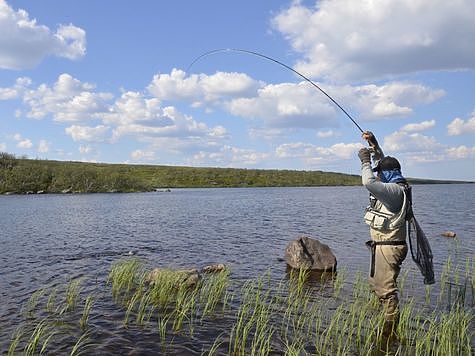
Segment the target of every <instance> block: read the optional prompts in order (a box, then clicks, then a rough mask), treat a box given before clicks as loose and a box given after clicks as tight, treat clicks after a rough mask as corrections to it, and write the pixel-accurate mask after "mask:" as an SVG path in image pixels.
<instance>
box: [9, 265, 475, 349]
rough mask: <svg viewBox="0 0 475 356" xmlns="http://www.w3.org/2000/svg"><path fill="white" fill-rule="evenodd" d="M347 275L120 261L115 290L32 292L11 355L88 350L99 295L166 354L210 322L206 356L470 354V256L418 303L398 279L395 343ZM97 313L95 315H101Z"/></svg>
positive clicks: (362, 282)
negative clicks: (237, 276)
mask: <svg viewBox="0 0 475 356" xmlns="http://www.w3.org/2000/svg"><path fill="white" fill-rule="evenodd" d="M349 275H350V273H349V271H347V270H342V271H341V272H340V273H338V274H336V275H315V274H314V273H312V272H311V271H309V270H305V269H301V270H292V271H290V272H289V273H288V275H287V276H286V278H284V279H282V280H280V281H277V282H276V281H275V280H273V279H272V278H271V273H270V272H268V273H265V274H263V275H262V276H259V277H257V278H254V279H249V280H245V281H240V282H239V281H237V282H236V281H232V280H231V278H230V271H229V269H225V270H222V271H219V272H217V273H214V274H209V275H207V274H206V275H203V277H202V278H195V277H196V276H195V272H194V271H193V270H188V271H173V270H170V269H160V270H154V273H153V278H152V274H151V272H150V270H148V269H147V266H146V263H145V261H142V260H140V259H137V258H131V259H126V260H122V261H117V262H115V263H114V264H113V265H112V266H111V270H110V273H109V276H108V279H107V282H108V285H109V286H110V288H111V291H112V293H110V292H109V291H108V292H107V293H104V292H102V293H97V291H96V292H94V293H90V294H88V295H87V296H82V288H83V287H82V280H72V281H71V282H70V283H69V285H68V286H67V287H66V288H65V289H63V290H61V289H60V288H58V287H56V288H54V289H52V290H48V289H46V288H45V289H39V290H37V291H36V292H34V293H33V294H32V296H31V297H30V298H29V299H28V301H27V303H26V304H27V305H26V306H25V308H24V309H23V310H25V311H26V313H24V317H25V323H24V324H22V325H21V326H20V327H19V328H18V329H17V330H16V332H14V333H13V335H12V338H11V342H10V345H9V348H8V355H16V354H18V353H21V354H27V355H33V354H35V355H36V354H42V353H43V354H47V353H53V354H54V353H57V350H58V349H59V345H58V340H64V336H65V335H69V337H70V340H74V341H73V342H74V344H73V345H70V348H69V350H68V352H70V354H71V355H76V354H80V353H87V352H88V350H89V349H90V347H92V345H93V344H92V342H93V341H94V340H92V338H93V335H94V334H95V333H94V325H93V324H91V323H90V322H89V318H90V315H91V313H92V312H93V309H94V308H96V306H97V304H100V303H96V300H97V298H106V300H107V301H110V302H113V304H115V305H116V307H117V308H118V311H119V314H120V315H123V324H122V325H123V328H124V329H123V330H124V332H129V331H132V332H134V333H139V332H141V330H144V331H145V330H152V332H153V333H156V335H157V338H156V341H157V345H159V347H160V350H161V352H162V353H164V354H167V353H169V352H170V353H172V348H173V342H174V340H175V338H180V339H182V338H189V339H191V340H195V336H194V335H195V334H196V333H199V335H200V336H199V337H202V335H203V329H206V328H209V327H210V325H216V327H217V329H218V330H217V332H216V333H215V335H217V336H216V338H214V340H213V338H211V340H208V341H209V343H207V345H208V347H207V348H206V347H204V348H203V350H202V354H203V355H215V354H220V355H222V354H228V355H230V356H240V355H246V356H247V355H269V354H274V353H278V354H285V355H306V354H311V355H322V356H323V355H355V354H358V355H368V354H394V355H416V356H419V355H420V356H422V355H469V354H471V353H473V350H474V345H473V339H474V337H475V334H474V324H475V321H474V309H473V291H474V287H475V284H474V281H475V277H474V261H473V259H470V260H466V261H464V262H463V263H462V264H460V263H459V262H458V261H456V260H455V259H453V258H448V259H447V261H446V262H445V264H444V267H443V270H442V274H441V276H440V285H437V284H436V285H434V286H431V287H430V288H426V290H425V293H424V292H423V293H422V294H419V295H418V296H417V297H416V296H414V293H412V290H411V288H414V286H413V285H414V284H415V283H416V282H415V281H414V277H412V279H411V275H410V274H408V273H405V274H403V275H402V276H401V277H402V283H400V285H399V288H400V290H401V303H400V320H399V323H398V325H397V327H396V329H395V330H394V332H395V334H396V335H397V339H391V338H388V337H387V335H386V334H385V333H384V332H383V331H384V325H385V320H384V314H383V310H382V308H381V307H380V305H379V301H378V299H377V298H375V297H374V295H373V294H372V293H371V292H370V288H369V285H368V283H367V277H366V274H364V273H361V272H357V273H354V274H353V275H352V276H351V277H352V278H351V280H348V279H349V278H348V277H349ZM190 276H192V277H190ZM416 288H420V287H419V286H416ZM431 300H434V301H435V302H431ZM58 301H59V303H58ZM102 302H103V301H102ZM58 304H59V305H58ZM61 304H62V305H61ZM78 306H82V308H78ZM100 314H101V312H100V311H99V312H97V313H95V314H94V315H95V318H96V317H97V316H98V315H100ZM78 320H79V321H78ZM208 335H209V333H208ZM63 351H64V348H63V349H61V353H64V352H63Z"/></svg>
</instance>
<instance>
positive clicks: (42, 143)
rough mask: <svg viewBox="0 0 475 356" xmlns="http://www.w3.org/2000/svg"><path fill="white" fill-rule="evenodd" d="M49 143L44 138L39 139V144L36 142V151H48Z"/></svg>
mask: <svg viewBox="0 0 475 356" xmlns="http://www.w3.org/2000/svg"><path fill="white" fill-rule="evenodd" d="M50 145H51V144H50V143H49V142H48V141H46V140H40V142H39V144H38V152H40V153H46V152H48V151H49V149H50Z"/></svg>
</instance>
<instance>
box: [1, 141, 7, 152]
mask: <svg viewBox="0 0 475 356" xmlns="http://www.w3.org/2000/svg"><path fill="white" fill-rule="evenodd" d="M6 150H7V144H6V143H3V142H0V151H6Z"/></svg>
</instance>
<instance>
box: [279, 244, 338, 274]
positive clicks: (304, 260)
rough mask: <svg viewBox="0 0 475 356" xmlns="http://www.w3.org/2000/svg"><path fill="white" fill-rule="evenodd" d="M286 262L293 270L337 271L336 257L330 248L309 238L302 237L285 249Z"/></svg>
mask: <svg viewBox="0 0 475 356" xmlns="http://www.w3.org/2000/svg"><path fill="white" fill-rule="evenodd" d="M285 262H286V263H287V265H289V267H291V268H296V269H300V268H306V269H311V270H314V271H335V270H336V257H335V255H334V254H333V252H332V251H331V249H330V247H328V246H327V245H325V244H322V243H321V242H320V241H318V240H316V239H314V238H311V237H309V236H300V237H299V238H297V239H296V240H293V241H291V242H289V244H288V245H287V247H286V248H285Z"/></svg>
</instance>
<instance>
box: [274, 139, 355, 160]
mask: <svg viewBox="0 0 475 356" xmlns="http://www.w3.org/2000/svg"><path fill="white" fill-rule="evenodd" d="M361 147H363V146H362V144H361V143H337V144H334V145H332V146H330V147H322V146H316V145H313V144H310V143H303V142H294V143H285V144H282V145H280V146H278V147H277V148H276V150H275V154H276V157H277V158H280V159H289V158H290V159H302V160H303V161H304V162H305V163H306V164H308V165H316V164H327V163H330V162H336V161H339V160H350V159H355V157H357V156H356V152H357V151H358V150H359V149H360V148H361Z"/></svg>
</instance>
